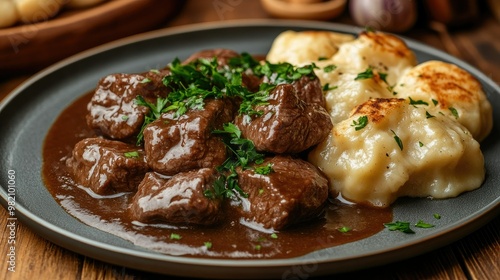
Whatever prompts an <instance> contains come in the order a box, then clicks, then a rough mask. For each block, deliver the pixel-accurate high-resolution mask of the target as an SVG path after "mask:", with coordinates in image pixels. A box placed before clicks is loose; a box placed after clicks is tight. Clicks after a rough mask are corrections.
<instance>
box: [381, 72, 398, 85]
mask: <svg viewBox="0 0 500 280" xmlns="http://www.w3.org/2000/svg"><path fill="white" fill-rule="evenodd" d="M387 75H388V74H387V73H382V72H379V73H378V76H379V77H380V79H381V80H382V81H384V83H386V84H389V83H388V82H387ZM393 87H394V86H393Z"/></svg>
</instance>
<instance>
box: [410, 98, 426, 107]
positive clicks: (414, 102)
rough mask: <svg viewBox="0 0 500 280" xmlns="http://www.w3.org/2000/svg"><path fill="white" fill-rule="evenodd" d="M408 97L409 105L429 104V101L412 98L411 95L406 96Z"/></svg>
mask: <svg viewBox="0 0 500 280" xmlns="http://www.w3.org/2000/svg"><path fill="white" fill-rule="evenodd" d="M408 98H409V99H410V105H413V106H415V105H429V103H427V102H425V101H423V100H413V99H412V98H411V97H408Z"/></svg>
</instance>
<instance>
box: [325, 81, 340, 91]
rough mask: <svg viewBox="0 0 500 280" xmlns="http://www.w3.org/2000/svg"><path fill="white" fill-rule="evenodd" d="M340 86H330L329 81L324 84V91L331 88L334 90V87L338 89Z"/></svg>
mask: <svg viewBox="0 0 500 280" xmlns="http://www.w3.org/2000/svg"><path fill="white" fill-rule="evenodd" d="M337 88H338V86H330V84H329V83H326V84H325V85H324V86H323V91H329V90H334V89H337Z"/></svg>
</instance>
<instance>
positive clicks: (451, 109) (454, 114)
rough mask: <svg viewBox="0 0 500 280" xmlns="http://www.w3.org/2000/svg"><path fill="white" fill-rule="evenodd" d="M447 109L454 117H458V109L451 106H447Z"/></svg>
mask: <svg viewBox="0 0 500 280" xmlns="http://www.w3.org/2000/svg"><path fill="white" fill-rule="evenodd" d="M448 109H449V110H450V112H451V114H452V115H453V116H454V117H455V118H456V119H458V111H457V109H455V108H453V107H450V108H448Z"/></svg>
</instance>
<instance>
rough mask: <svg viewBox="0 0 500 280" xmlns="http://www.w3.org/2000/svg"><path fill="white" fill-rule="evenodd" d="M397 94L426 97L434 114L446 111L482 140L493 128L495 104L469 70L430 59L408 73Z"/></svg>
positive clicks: (405, 96) (404, 96)
mask: <svg viewBox="0 0 500 280" xmlns="http://www.w3.org/2000/svg"><path fill="white" fill-rule="evenodd" d="M393 90H394V92H397V97H402V98H410V97H411V98H412V99H413V100H415V101H419V100H422V101H424V102H426V103H428V104H429V106H428V107H427V110H429V111H430V112H432V113H433V114H437V113H440V114H444V115H447V116H450V117H451V118H453V119H456V120H457V121H458V122H459V123H461V124H462V125H464V126H465V127H466V128H467V129H468V130H469V131H470V132H471V134H472V136H473V137H474V138H475V139H476V140H478V141H481V140H483V139H484V138H485V137H486V136H487V135H488V134H489V133H490V131H491V129H492V126H493V116H492V108H491V104H490V102H489V101H488V99H487V97H486V94H485V93H484V91H483V89H482V86H481V83H480V82H479V81H478V80H477V79H476V78H474V77H473V76H472V75H471V74H470V73H468V72H467V71H465V70H463V69H461V68H459V67H458V66H456V65H453V64H450V63H446V62H442V61H428V62H424V63H421V64H419V65H417V66H416V67H414V68H412V69H411V70H409V71H408V72H406V73H405V74H404V75H403V76H402V77H401V78H400V80H399V81H398V83H397V85H396V86H395V87H394V89H393Z"/></svg>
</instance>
